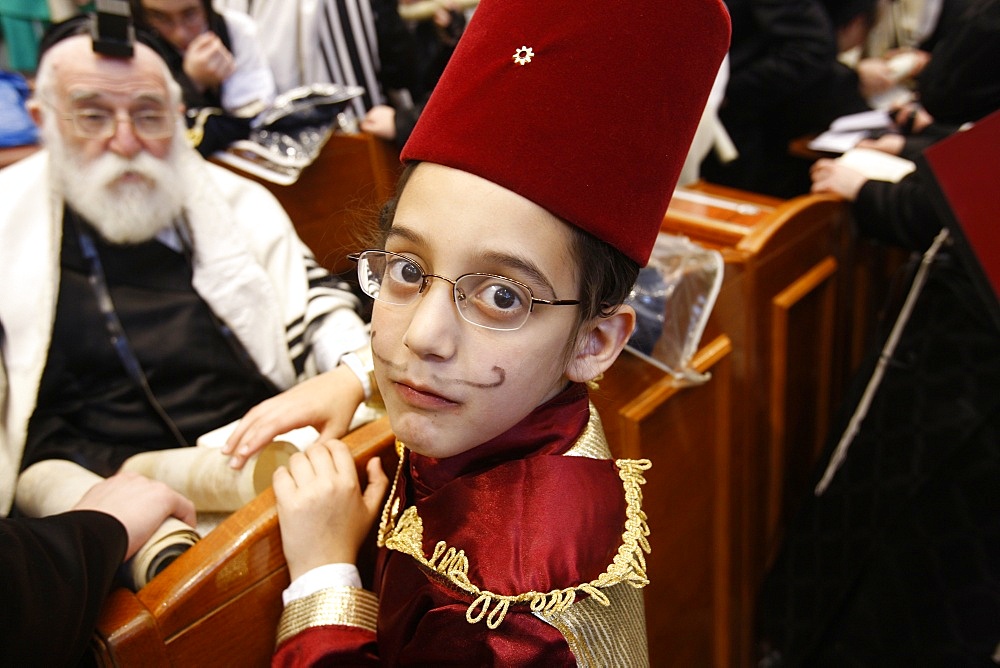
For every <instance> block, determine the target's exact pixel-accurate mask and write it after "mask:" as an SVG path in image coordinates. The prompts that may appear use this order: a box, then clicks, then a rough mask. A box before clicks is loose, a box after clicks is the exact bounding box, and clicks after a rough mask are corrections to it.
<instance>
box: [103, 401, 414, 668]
mask: <svg viewBox="0 0 1000 668" xmlns="http://www.w3.org/2000/svg"><path fill="white" fill-rule="evenodd" d="M343 440H344V442H345V443H347V444H348V445H349V446H350V448H351V451H352V452H353V453H354V458H355V461H356V462H357V463H358V465H359V467H362V468H363V466H364V464H365V462H367V461H368V460H369V459H370V458H371V457H373V456H376V455H378V456H381V457H382V458H383V467H385V469H386V471H387V472H388V473H389V474H390V475H391V472H392V471H394V470H395V468H394V467H395V462H396V461H397V460H396V454H395V448H394V438H393V435H392V432H391V431H390V429H389V421H388V419H387V418H382V419H380V420H376V421H375V422H372V423H370V424H367V425H364V426H362V427H360V428H358V429H356V430H355V431H353V432H351V433H350V434H348V435H347V436H345V437H344V439H343ZM372 535H374V533H373V534H372ZM367 553H369V554H373V553H374V551H373V550H370V551H367ZM359 566H361V567H362V569H363V570H364V567H365V566H366V564H359ZM287 586H288V569H287V567H286V565H285V557H284V554H283V553H282V550H281V535H280V533H279V531H278V515H277V510H276V508H275V501H274V492H273V491H272V490H271V489H270V488H269V489H267V490H266V491H264V492H263V493H261V494H260V495H259V496H258V497H257V498H255V499H254V500H253V501H251V502H250V503H248V504H247V505H246V506H244V507H243V508H241V509H240V510H238V511H236V512H235V513H233V514H232V515H231V516H230V517H228V518H227V519H226V520H225V521H224V522H222V523H221V524H220V525H219V526H218V527H216V529H215V530H213V531H212V532H211V533H209V534H208V535H207V536H205V537H204V538H203V539H202V540H200V541H199V542H198V543H196V544H195V545H194V546H193V547H192V548H191V549H189V550H188V551H187V552H185V553H184V554H182V555H181V556H180V557H178V558H177V560H176V561H174V562H173V563H172V564H171V565H170V566H168V567H167V568H166V569H165V570H164V571H163V572H162V573H160V574H159V575H157V576H156V577H155V578H153V580H152V581H151V582H150V583H149V584H147V585H146V586H145V587H143V588H142V589H141V590H140V591H139V592H138V593H133V592H131V591H128V590H127V589H118V590H115V591H114V592H112V594H111V595H110V596H109V597H108V600H107V601H106V603H105V605H104V608H103V610H102V612H101V617H100V619H99V620H98V624H97V631H96V636H95V639H94V643H93V648H94V653H95V656H96V658H97V663H98V665H105V666H121V665H137V666H138V665H142V666H169V665H182V666H189V665H234V666H256V665H260V666H266V665H268V664H269V663H270V658H271V654H272V652H273V651H274V634H275V630H276V629H277V624H278V618H279V617H280V615H281V610H282V602H281V592H282V590H283V589H284V588H285V587H287Z"/></svg>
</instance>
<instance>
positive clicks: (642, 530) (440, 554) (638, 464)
mask: <svg viewBox="0 0 1000 668" xmlns="http://www.w3.org/2000/svg"><path fill="white" fill-rule="evenodd" d="M596 416H597V411H596V410H593V409H591V419H590V423H589V424H588V427H587V429H586V430H584V434H583V435H581V439H582V438H583V436H585V435H586V434H587V433H588V432H591V433H593V432H592V430H591V427H593V426H594V425H595V424H596V425H597V428H598V429H599V424H600V423H599V420H600V418H597V417H596ZM595 418H596V419H597V420H598V422H596V423H595ZM600 433H601V435H602V438H603V432H600ZM574 447H575V446H574ZM605 447H606V445H605ZM396 450H397V452H399V453H400V467H402V466H403V461H404V460H405V457H404V456H403V452H404V450H405V446H403V444H402V443H399V442H397V444H396ZM615 464H616V465H617V467H618V476H619V477H620V478H621V480H622V483H623V486H624V488H625V500H626V504H627V505H626V509H625V531H624V532H623V533H622V544H621V545H620V546H619V547H618V552H617V554H616V555H615V557H614V560H613V561H612V563H611V564H610V565H609V566H608V568H607V570H605V571H604V573H602V574H601V575H600V576H598V577H597V579H595V580H591V581H590V582H585V583H582V584H579V585H576V586H575V587H568V588H565V589H554V590H552V591H549V592H537V591H528V592H524V593H522V594H515V595H504V594H496V593H494V592H490V591H486V590H483V589H480V588H479V587H477V586H476V585H474V584H473V583H472V582H470V581H469V560H468V557H466V555H465V551H464V550H459V549H455V548H454V547H448V545H447V544H446V543H445V542H444V541H438V543H437V545H435V546H434V553H433V554H432V555H431V556H430V558H427V557H425V556H424V554H423V548H422V543H423V535H424V525H423V520H421V519H420V516H419V515H418V514H417V509H416V507H414V506H410V507H409V508H407V509H406V510H404V511H403V513H402V515H400V514H399V499H398V498H397V497H396V484H397V482H398V480H399V479H400V476H399V471H398V470H397V475H396V482H394V483H393V488H392V492H391V493H390V495H389V500H388V501H387V503H386V505H385V507H384V508H383V510H382V520H381V522H380V523H379V536H378V544H379V546H380V547H381V546H384V547H386V548H388V549H390V550H396V551H397V552H401V553H403V554H407V555H409V556H410V557H412V558H413V559H415V560H416V561H417V562H418V563H420V564H422V565H423V566H424V567H426V568H427V569H429V570H431V571H434V572H436V573H438V574H439V575H441V576H443V577H444V578H445V579H447V580H448V581H449V582H450V583H451V584H452V585H454V586H456V587H458V588H459V589H460V590H462V591H464V592H465V593H467V594H468V595H469V596H471V597H472V599H473V601H472V604H471V605H470V606H469V608H468V610H467V611H466V613H465V618H466V620H467V621H468V622H469V623H470V624H475V623H477V622H480V621H482V620H483V619H485V620H486V625H487V626H488V627H489V628H491V629H495V628H497V627H498V626H500V624H501V623H502V622H503V620H504V617H505V616H506V614H507V610H508V609H509V608H510V606H511V605H512V604H527V605H529V606H530V608H531V611H532V612H534V613H536V614H554V613H557V612H561V611H563V610H566V609H567V608H569V606H571V605H573V602H574V601H575V600H576V596H577V593H579V592H582V593H585V594H588V595H590V596H591V597H592V598H593V599H595V600H596V601H597V602H599V603H600V604H602V605H605V606H607V605H610V601H609V600H608V597H607V596H605V594H604V593H603V592H602V591H601V589H602V588H606V587H612V586H614V585H616V584H620V583H627V584H629V585H631V586H633V587H636V588H641V587H645V586H646V585H647V584H649V579H648V578H647V577H646V554H648V553H649V551H650V548H649V538H648V537H649V525H648V524H647V522H646V514H645V513H644V512H643V511H642V488H641V486H642V485H644V484H645V483H646V480H645V478H644V477H643V475H642V474H643V471H647V470H649V468H650V467H651V466H652V464H651V463H650V461H649V460H648V459H637V460H636V459H618V460H616V461H615Z"/></svg>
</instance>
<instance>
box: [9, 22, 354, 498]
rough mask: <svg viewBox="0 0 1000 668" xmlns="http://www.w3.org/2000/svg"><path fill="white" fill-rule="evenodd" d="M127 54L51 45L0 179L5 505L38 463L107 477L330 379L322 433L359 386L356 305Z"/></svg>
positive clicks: (170, 90) (76, 41) (73, 41)
mask: <svg viewBox="0 0 1000 668" xmlns="http://www.w3.org/2000/svg"><path fill="white" fill-rule="evenodd" d="M134 54H135V55H134V57H132V58H124V57H114V56H108V55H104V54H101V53H97V52H95V51H94V48H93V44H92V40H91V38H90V37H89V31H88V34H84V35H80V34H76V35H71V36H68V37H65V38H64V39H62V40H61V41H57V42H55V43H54V45H52V46H51V47H49V49H48V50H47V51H45V52H44V53H43V56H42V62H41V67H40V71H39V75H38V79H37V86H36V94H35V97H34V98H33V99H32V101H31V103H30V104H31V112H32V114H33V115H34V116H35V118H36V120H37V122H38V123H39V125H40V127H41V131H42V137H43V144H44V147H45V148H44V150H42V151H39V152H38V153H36V154H34V155H32V156H30V157H28V158H25V159H23V160H21V161H20V162H18V163H16V164H14V165H11V166H9V167H7V168H5V169H3V170H2V171H0V189H2V191H3V192H4V194H5V196H4V197H3V198H2V200H0V266H2V267H3V269H2V271H3V272H4V273H3V276H4V277H5V278H4V281H3V285H4V288H3V295H2V298H0V324H2V327H3V332H4V336H3V345H2V348H0V353H2V356H0V359H2V360H3V364H2V366H0V370H2V371H3V376H4V378H3V380H4V383H5V384H6V385H7V387H8V400H7V401H6V402H5V403H4V404H3V413H2V414H0V473H2V475H3V476H4V479H3V481H2V483H3V484H0V512H6V511H7V509H8V508H9V507H10V503H11V496H12V492H13V481H14V476H15V475H16V473H17V471H18V470H21V469H23V468H26V467H27V466H29V465H31V464H32V463H34V462H36V461H40V460H42V459H50V458H61V459H69V460H71V461H74V462H76V463H78V464H81V465H83V466H85V467H86V468H89V469H90V470H92V471H94V472H95V473H98V474H99V475H103V476H108V475H111V474H113V473H114V472H115V471H116V470H117V469H118V467H119V466H120V464H121V463H122V462H123V461H124V460H125V459H127V458H128V457H129V456H131V455H133V454H136V453H138V452H143V451H147V450H153V449H164V448H176V447H182V446H188V445H192V444H194V443H195V442H196V440H197V438H198V437H199V436H201V435H202V434H204V433H206V432H209V431H212V430H214V429H216V428H218V427H221V426H224V425H226V424H228V423H231V422H234V421H236V420H238V419H239V418H240V417H242V416H243V415H244V414H245V413H246V412H247V411H248V410H249V409H250V408H252V407H253V406H255V405H256V404H258V403H259V402H261V401H263V400H265V399H267V398H270V397H273V396H274V395H277V394H278V393H280V392H281V391H283V390H286V389H288V388H291V387H293V386H294V385H295V384H296V383H297V382H298V381H300V380H303V379H305V378H308V377H311V376H312V375H315V374H316V373H319V372H323V371H329V370H332V371H333V374H334V375H336V376H340V380H341V382H340V383H338V385H339V387H340V390H339V391H338V392H337V393H335V394H334V395H330V396H329V397H328V399H329V400H331V401H332V402H333V403H334V404H338V403H339V404H340V406H341V408H342V410H343V413H342V415H341V416H340V417H339V418H338V419H337V421H336V422H337V425H336V427H335V429H334V431H336V432H339V433H341V434H342V433H344V431H346V429H347V427H348V425H349V423H350V421H351V418H352V415H353V414H354V412H355V409H356V407H357V405H358V403H359V402H360V401H361V400H362V399H363V397H364V388H365V384H366V383H367V382H368V377H367V373H366V372H364V371H363V370H362V364H361V362H360V361H357V360H355V358H354V356H353V354H352V353H354V351H361V352H362V353H363V352H364V351H365V350H367V344H368V333H367V326H366V325H365V323H364V322H363V321H362V319H361V318H360V317H359V315H358V313H357V310H358V306H359V304H358V299H357V298H356V297H355V296H354V295H353V293H352V292H351V291H350V289H349V288H347V287H346V286H345V285H343V284H341V283H340V282H338V281H335V280H334V279H332V277H331V276H330V275H329V274H328V273H327V272H326V271H325V270H324V269H322V268H321V267H319V266H318V264H317V263H316V260H315V259H314V258H313V256H312V254H311V252H310V251H309V250H308V248H306V246H305V245H304V244H303V243H302V241H301V240H300V239H299V238H298V236H297V235H296V234H295V231H294V228H293V227H292V225H291V222H290V221H289V220H288V217H287V215H286V214H285V212H284V211H283V210H282V209H281V207H280V205H279V204H278V203H277V201H276V200H275V199H274V197H273V196H272V195H271V194H270V193H269V192H267V191H266V190H265V189H264V188H263V187H262V186H259V185H258V184H256V183H254V182H252V181H250V180H248V179H245V178H242V177H240V176H237V175H235V174H233V173H232V172H230V171H228V170H226V169H223V168H221V167H217V166H215V165H212V164H210V163H208V162H206V161H205V160H203V159H202V158H201V157H200V156H199V155H198V154H197V153H196V152H195V151H194V150H193V149H192V148H191V147H190V146H189V145H188V144H187V143H186V140H185V139H184V133H183V121H182V120H181V99H180V90H179V87H178V86H177V84H176V83H175V82H174V81H173V79H172V78H171V77H170V73H169V71H168V70H167V68H166V66H165V64H164V63H163V61H162V60H161V59H160V58H159V57H158V56H157V54H156V53H155V52H154V51H153V50H152V49H150V48H149V47H147V46H146V45H144V44H142V43H137V44H135V45H134ZM352 364H353V365H354V366H353V367H352V366H351V365H352ZM352 368H354V369H355V370H352ZM340 402H343V403H340ZM328 408H329V407H328ZM335 412H336V411H335ZM233 454H234V462H233V463H234V465H237V466H239V465H242V463H243V459H242V458H241V455H240V454H239V453H233Z"/></svg>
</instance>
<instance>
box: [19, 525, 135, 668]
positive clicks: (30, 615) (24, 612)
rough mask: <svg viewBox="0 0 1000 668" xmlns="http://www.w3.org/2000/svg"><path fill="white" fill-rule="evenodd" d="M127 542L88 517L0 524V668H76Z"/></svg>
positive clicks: (121, 532)
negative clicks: (62, 667) (0, 595)
mask: <svg viewBox="0 0 1000 668" xmlns="http://www.w3.org/2000/svg"><path fill="white" fill-rule="evenodd" d="M127 543H128V536H127V534H126V532H125V527H124V526H122V524H121V523H120V522H119V521H118V520H116V519H115V518H113V517H111V516H110V515H107V514H105V513H100V512H96V511H91V510H78V511H71V512H68V513H63V514H61V515H53V516H51V517H44V518H41V519H23V518H19V519H7V518H4V519H0V591H2V592H3V594H2V603H0V666H18V667H19V668H21V667H25V666H45V667H46V668H53V667H58V666H73V665H77V664H78V663H79V661H80V659H81V657H82V656H83V654H84V652H85V650H86V649H87V646H88V644H89V642H90V639H91V636H92V635H93V632H94V625H95V623H96V622H97V616H98V613H99V612H100V609H101V605H102V604H103V602H104V599H105V597H106V596H107V595H108V593H109V592H110V591H111V585H112V583H113V581H114V578H115V574H116V573H117V571H118V568H119V567H120V566H121V564H122V560H123V558H124V557H125V548H126V546H127Z"/></svg>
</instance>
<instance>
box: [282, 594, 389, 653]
mask: <svg viewBox="0 0 1000 668" xmlns="http://www.w3.org/2000/svg"><path fill="white" fill-rule="evenodd" d="M377 621H378V597H377V596H375V594H373V593H372V592H370V591H366V590H364V589H358V588H357V587H330V588H328V589H321V590H319V591H317V592H314V593H312V594H310V595H309V596H305V597H303V598H300V599H296V600H294V601H292V602H291V603H289V604H288V605H286V606H285V609H284V611H283V612H282V613H281V621H280V622H279V623H278V639H277V642H276V643H275V646H278V645H281V643H283V642H285V641H286V640H288V639H289V638H291V637H292V636H294V635H297V634H299V633H301V632H302V631H305V630H306V629H308V628H312V627H314V626H331V625H337V626H356V627H358V628H362V629H367V630H369V631H371V632H372V633H375V626H376V623H377Z"/></svg>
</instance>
